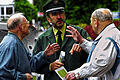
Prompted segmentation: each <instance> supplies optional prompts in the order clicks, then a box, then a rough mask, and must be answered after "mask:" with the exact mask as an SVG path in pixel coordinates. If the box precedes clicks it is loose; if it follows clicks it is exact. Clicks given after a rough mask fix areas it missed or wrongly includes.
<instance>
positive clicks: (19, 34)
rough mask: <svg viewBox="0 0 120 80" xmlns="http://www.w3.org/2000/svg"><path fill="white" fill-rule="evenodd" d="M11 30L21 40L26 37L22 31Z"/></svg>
mask: <svg viewBox="0 0 120 80" xmlns="http://www.w3.org/2000/svg"><path fill="white" fill-rule="evenodd" d="M9 32H12V33H14V34H15V35H16V36H17V37H18V38H19V39H20V40H22V39H23V38H24V36H23V35H22V33H21V32H20V31H15V30H9Z"/></svg>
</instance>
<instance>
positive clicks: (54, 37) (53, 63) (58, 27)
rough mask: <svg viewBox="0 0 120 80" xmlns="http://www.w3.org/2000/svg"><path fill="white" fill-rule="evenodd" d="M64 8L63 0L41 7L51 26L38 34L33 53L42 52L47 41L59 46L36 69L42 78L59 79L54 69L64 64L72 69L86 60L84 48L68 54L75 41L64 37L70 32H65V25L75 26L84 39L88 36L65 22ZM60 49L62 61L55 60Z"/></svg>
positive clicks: (47, 79)
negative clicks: (42, 75)
mask: <svg viewBox="0 0 120 80" xmlns="http://www.w3.org/2000/svg"><path fill="white" fill-rule="evenodd" d="M64 10H65V2H64V0H51V1H49V2H47V3H46V4H45V5H44V7H43V11H44V12H45V13H46V18H47V20H48V22H49V23H52V27H50V28H49V29H48V30H47V31H46V32H44V33H43V34H41V35H40V36H39V38H38V40H37V42H36V45H35V47H34V50H33V53H35V54H36V53H37V52H39V51H41V52H44V50H45V49H46V47H47V45H48V44H49V43H50V44H52V43H58V44H59V46H60V48H59V51H55V54H53V55H51V56H49V57H47V61H48V63H46V64H45V65H43V66H42V67H40V68H39V70H37V71H38V73H42V74H45V76H44V80H61V79H60V78H59V76H58V75H57V74H56V73H55V69H57V68H59V67H61V66H64V67H65V68H66V70H67V71H70V70H74V69H76V68H78V67H80V66H81V65H82V64H83V63H84V62H86V59H87V54H86V53H85V51H84V50H81V51H80V52H79V53H76V54H73V55H71V54H70V50H71V48H72V46H73V44H74V43H75V41H74V40H73V39H72V38H69V37H66V35H68V34H70V33H68V32H66V26H72V27H74V28H76V29H77V30H78V31H79V32H80V34H81V35H82V36H83V37H84V38H86V39H87V38H88V37H89V36H88V34H87V33H86V32H85V31H84V30H83V29H82V28H80V27H76V26H73V25H69V24H67V23H65V18H66V16H65V11H64ZM60 51H64V52H65V58H64V60H65V61H64V62H62V63H61V62H58V60H57V59H58V58H59V55H60Z"/></svg>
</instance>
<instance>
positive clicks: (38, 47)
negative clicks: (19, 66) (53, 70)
mask: <svg viewBox="0 0 120 80" xmlns="http://www.w3.org/2000/svg"><path fill="white" fill-rule="evenodd" d="M41 40H42V39H41V37H39V38H38V40H37V42H36V44H35V47H34V50H33V54H34V55H36V54H37V55H36V57H34V59H36V60H35V62H36V61H37V56H42V58H41V60H42V61H40V62H41V63H42V64H41V66H39V67H37V66H36V65H35V64H34V65H33V64H32V66H34V67H35V66H36V68H34V70H36V72H37V73H40V74H45V73H48V72H49V64H50V63H49V62H48V61H47V58H46V57H45V56H44V51H43V49H42V48H43V47H42V46H44V45H43V43H42V41H41ZM43 42H44V41H43ZM32 63H33V62H32ZM43 63H44V64H43Z"/></svg>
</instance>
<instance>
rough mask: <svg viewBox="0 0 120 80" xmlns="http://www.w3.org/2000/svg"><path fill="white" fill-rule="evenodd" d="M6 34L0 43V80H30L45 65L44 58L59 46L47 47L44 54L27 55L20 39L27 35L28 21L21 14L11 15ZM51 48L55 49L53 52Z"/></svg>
mask: <svg viewBox="0 0 120 80" xmlns="http://www.w3.org/2000/svg"><path fill="white" fill-rule="evenodd" d="M7 28H8V34H7V35H6V36H5V37H4V38H3V40H2V42H1V43H0V80H32V75H31V72H36V70H37V69H38V68H40V66H41V65H43V64H44V63H46V56H49V55H51V54H53V53H52V52H51V50H52V51H57V47H59V45H57V44H52V45H50V44H49V45H48V47H47V48H46V50H45V51H44V53H41V52H39V53H38V54H37V55H34V56H33V54H31V53H29V52H28V51H27V49H26V48H25V47H24V45H23V43H22V39H23V38H24V37H25V36H27V35H28V34H29V21H28V20H27V19H26V18H25V17H24V16H23V14H21V13H16V14H14V15H12V16H11V17H10V18H9V19H8V22H7ZM53 47H56V49H54V50H53Z"/></svg>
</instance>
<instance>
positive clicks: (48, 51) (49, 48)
mask: <svg viewBox="0 0 120 80" xmlns="http://www.w3.org/2000/svg"><path fill="white" fill-rule="evenodd" d="M41 40H42V39H41V38H39V39H38V41H37V43H36V46H35V48H34V51H33V52H35V53H36V52H39V51H40V52H39V53H38V54H37V55H41V56H43V57H41V59H42V60H39V62H40V61H44V62H41V63H42V64H41V65H38V63H36V62H38V60H36V62H34V66H35V67H36V68H35V70H36V71H37V72H39V73H47V72H49V66H50V63H49V62H48V61H47V56H50V55H52V54H54V53H55V52H56V51H58V50H59V48H60V47H59V45H58V44H57V43H53V44H51V45H50V43H49V44H48V46H47V48H46V49H45V50H44V51H42V50H43V47H44V46H45V45H46V44H47V43H45V44H44V45H41ZM42 41H44V40H42ZM47 42H48V41H47ZM35 56H36V55H35ZM35 56H34V59H33V61H34V60H35ZM36 65H38V66H36ZM40 68H42V70H40Z"/></svg>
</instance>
